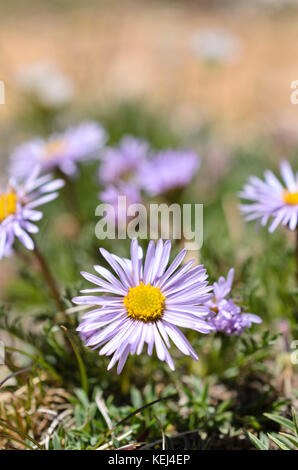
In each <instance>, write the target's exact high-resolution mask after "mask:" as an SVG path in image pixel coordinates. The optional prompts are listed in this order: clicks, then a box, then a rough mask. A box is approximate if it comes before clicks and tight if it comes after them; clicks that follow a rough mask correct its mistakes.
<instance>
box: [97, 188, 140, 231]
mask: <svg viewBox="0 0 298 470" xmlns="http://www.w3.org/2000/svg"><path fill="white" fill-rule="evenodd" d="M99 198H100V199H101V201H102V202H105V203H106V204H110V205H111V206H112V207H113V209H114V214H115V222H116V221H117V220H121V221H123V222H124V223H125V224H126V222H127V220H128V214H127V209H128V206H130V205H131V204H138V203H140V202H141V200H142V199H141V194H140V191H139V189H138V188H137V187H136V186H135V185H133V184H127V183H119V186H114V185H109V186H107V187H106V188H105V189H104V191H101V192H100V194H99ZM124 198H125V199H124Z"/></svg>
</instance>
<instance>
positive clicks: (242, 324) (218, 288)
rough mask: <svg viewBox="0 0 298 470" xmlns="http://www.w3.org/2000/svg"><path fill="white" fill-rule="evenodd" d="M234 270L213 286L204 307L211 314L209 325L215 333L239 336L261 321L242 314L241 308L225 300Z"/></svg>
mask: <svg viewBox="0 0 298 470" xmlns="http://www.w3.org/2000/svg"><path fill="white" fill-rule="evenodd" d="M233 280H234V269H233V268H232V269H230V271H229V272H228V276H227V279H225V278H224V277H222V276H221V277H220V278H219V279H218V282H215V283H214V284H213V294H214V296H213V298H212V299H211V300H209V301H208V302H207V303H206V306H208V307H209V308H210V310H211V311H212V312H213V314H212V315H210V324H211V325H212V326H213V327H214V328H215V329H216V331H220V332H223V333H225V334H227V335H240V334H241V333H243V331H244V330H245V328H250V327H251V325H252V323H262V320H261V318H260V317H258V316H257V315H254V314H253V313H242V310H241V308H240V307H239V306H238V305H236V304H235V303H234V301H233V300H232V299H230V298H228V299H227V298H226V297H227V296H228V295H229V294H230V292H231V288H232V284H233Z"/></svg>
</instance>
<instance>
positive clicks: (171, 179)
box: [139, 150, 200, 196]
mask: <svg viewBox="0 0 298 470" xmlns="http://www.w3.org/2000/svg"><path fill="white" fill-rule="evenodd" d="M199 166H200V158H199V157H198V155H197V154H196V153H195V152H193V151H191V150H163V151H161V152H159V153H158V154H157V155H156V156H155V157H153V158H152V160H151V161H148V162H147V163H145V164H144V165H142V167H141V168H140V171H139V185H140V187H141V188H142V189H144V190H145V191H146V192H147V193H148V194H149V195H150V196H156V195H158V194H162V193H167V192H168V191H171V190H173V189H177V188H181V187H184V186H187V185H188V184H189V183H190V182H191V180H192V178H193V177H194V175H195V173H196V171H197V170H198V169H199Z"/></svg>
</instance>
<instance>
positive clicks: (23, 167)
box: [11, 122, 107, 178]
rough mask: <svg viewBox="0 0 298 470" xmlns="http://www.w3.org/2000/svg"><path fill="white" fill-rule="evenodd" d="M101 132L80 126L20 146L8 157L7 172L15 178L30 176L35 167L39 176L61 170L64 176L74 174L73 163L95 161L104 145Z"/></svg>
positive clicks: (93, 126) (90, 125)
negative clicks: (38, 169) (9, 161)
mask: <svg viewBox="0 0 298 470" xmlns="http://www.w3.org/2000/svg"><path fill="white" fill-rule="evenodd" d="M106 138H107V135H106V132H105V130H104V129H103V128H102V127H101V126H100V125H99V124H97V123H95V122H84V123H82V124H80V125H78V126H77V127H71V128H69V129H68V130H66V131H65V132H64V133H62V134H53V135H52V136H51V137H50V138H49V139H47V140H44V139H41V138H36V139H33V140H32V141H31V142H27V143H25V144H23V145H20V146H19V147H17V148H16V149H15V151H14V152H13V153H12V155H11V162H12V163H11V172H12V174H14V175H17V177H21V178H22V177H26V176H28V175H30V173H31V171H32V169H33V168H34V167H35V165H37V164H38V165H40V167H41V171H42V172H48V171H53V170H56V169H59V170H61V171H62V172H63V173H65V174H66V175H67V176H74V175H75V174H76V173H77V163H78V162H81V161H88V160H90V159H92V158H94V157H95V153H96V152H97V151H98V150H100V149H101V148H102V147H103V146H104V144H105V142H106Z"/></svg>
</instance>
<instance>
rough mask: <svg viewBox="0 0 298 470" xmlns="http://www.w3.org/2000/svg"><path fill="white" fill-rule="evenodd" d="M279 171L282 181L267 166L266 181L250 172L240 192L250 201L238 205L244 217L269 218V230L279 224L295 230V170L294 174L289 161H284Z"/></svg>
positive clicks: (297, 180) (297, 203) (263, 221)
mask: <svg viewBox="0 0 298 470" xmlns="http://www.w3.org/2000/svg"><path fill="white" fill-rule="evenodd" d="M280 173H281V176H282V179H283V182H284V185H283V184H282V183H281V182H280V181H279V180H278V179H277V178H276V176H275V175H274V174H273V173H272V172H271V171H269V170H267V171H266V172H265V174H264V176H265V181H262V180H261V179H260V178H257V177H256V176H252V177H250V179H249V183H248V184H247V185H245V186H244V189H243V191H242V192H241V193H240V197H241V198H243V199H247V200H248V201H250V202H251V203H250V204H243V205H241V206H240V208H241V210H242V212H243V213H244V214H245V216H246V220H256V219H259V221H260V224H261V225H266V224H267V223H268V221H269V219H270V218H272V222H271V224H270V226H269V232H273V231H274V230H275V229H276V228H277V226H278V225H279V224H282V225H288V226H289V228H290V229H291V230H295V229H296V227H297V222H298V172H297V173H296V175H295V173H294V172H293V170H292V168H291V166H290V164H289V163H288V162H287V161H283V162H282V163H281V165H280Z"/></svg>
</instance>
